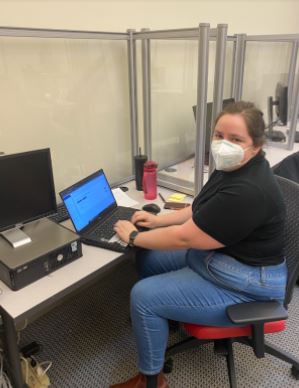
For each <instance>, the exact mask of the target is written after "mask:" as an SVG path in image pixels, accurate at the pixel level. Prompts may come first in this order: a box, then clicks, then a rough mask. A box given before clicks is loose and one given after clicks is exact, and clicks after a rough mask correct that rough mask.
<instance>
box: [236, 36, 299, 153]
mask: <svg viewBox="0 0 299 388" xmlns="http://www.w3.org/2000/svg"><path fill="white" fill-rule="evenodd" d="M236 38H237V46H238V55H237V57H236V59H237V61H236V62H235V67H236V72H237V73H238V75H237V79H236V84H235V85H234V93H233V95H235V97H236V99H242V98H244V85H245V84H246V85H250V81H249V80H247V79H246V77H245V78H244V66H245V64H246V63H247V62H248V57H249V55H250V53H248V51H249V50H250V46H249V45H250V44H259V45H261V44H265V45H268V46H269V45H276V50H277V55H276V56H273V55H272V57H271V56H269V55H264V62H265V63H266V65H267V64H269V66H268V68H269V69H271V73H272V74H271V76H272V90H269V92H268V93H269V95H271V94H272V95H274V93H275V83H277V82H278V81H283V82H284V84H286V85H287V87H288V125H287V127H288V131H287V133H288V135H287V137H286V139H287V140H286V142H285V143H283V142H273V141H268V145H270V146H273V147H278V148H284V149H287V150H292V149H293V147H294V141H295V134H296V128H298V109H299V107H298V103H299V79H298V77H297V82H296V67H297V63H298V44H299V34H282V35H252V36H249V35H246V34H239V35H236ZM286 46H288V47H286ZM263 49H264V52H265V54H266V53H267V47H266V46H264V47H263ZM261 53H262V51H260V54H261ZM255 54H256V52H255ZM252 57H253V58H254V61H256V60H257V58H258V56H257V55H253V56H252ZM278 65H280V66H281V68H280V73H277V74H273V67H274V68H275V69H276V71H277V69H278ZM282 65H283V66H284V67H282ZM254 70H256V72H255V73H254V72H253V71H254ZM257 70H258V69H254V66H253V65H252V66H251V68H250V71H251V73H252V74H253V76H254V77H255V76H256V75H257V74H258V71H257ZM274 76H276V77H274ZM258 92H261V91H257V93H258ZM263 92H264V91H263V90H262V93H260V94H263ZM245 99H246V93H245ZM264 100H266V98H264ZM265 121H266V122H267V124H269V125H271V123H268V117H265ZM278 129H279V128H278ZM298 130H299V128H298Z"/></svg>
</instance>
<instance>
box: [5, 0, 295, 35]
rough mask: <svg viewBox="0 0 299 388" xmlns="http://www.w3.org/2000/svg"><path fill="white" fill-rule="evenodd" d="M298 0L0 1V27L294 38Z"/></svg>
mask: <svg viewBox="0 0 299 388" xmlns="http://www.w3.org/2000/svg"><path fill="white" fill-rule="evenodd" d="M298 14H299V2H298V1H297V0H293V1H292V0H176V1H171V0H128V1H127V0H106V1H105V0H85V1H84V0H83V1H82V0H81V1H80V0H77V1H76V0H64V1H63V0H50V1H47V0H36V1H26V0H23V1H16V0H8V1H3V0H1V1H0V25H6V26H9V25H11V26H12V25H13V26H23V27H48V28H74V29H91V30H92V29H95V30H104V31H106V30H108V31H124V30H126V29H127V28H136V29H140V28H143V27H149V28H151V29H165V28H183V27H191V26H192V27H193V26H197V25H198V23H199V22H209V23H210V24H211V25H212V26H215V25H216V24H217V23H228V25H229V32H230V33H231V34H234V33H241V32H246V33H249V34H265V33H271V34H274V33H279V34H282V33H284V34H285V33H297V32H298Z"/></svg>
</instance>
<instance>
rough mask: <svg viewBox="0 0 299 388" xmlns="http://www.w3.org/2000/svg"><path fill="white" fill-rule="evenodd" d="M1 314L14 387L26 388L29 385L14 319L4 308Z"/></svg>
mask: <svg viewBox="0 0 299 388" xmlns="http://www.w3.org/2000/svg"><path fill="white" fill-rule="evenodd" d="M1 316H2V321H3V328H4V345H5V353H6V357H7V361H8V374H9V377H10V379H11V381H12V384H13V387H15V388H25V387H27V385H26V384H25V383H24V380H23V376H22V370H21V361H20V353H19V347H18V337H17V332H16V327H15V324H14V320H13V319H12V318H11V316H10V315H8V314H7V313H6V311H4V310H3V309H1Z"/></svg>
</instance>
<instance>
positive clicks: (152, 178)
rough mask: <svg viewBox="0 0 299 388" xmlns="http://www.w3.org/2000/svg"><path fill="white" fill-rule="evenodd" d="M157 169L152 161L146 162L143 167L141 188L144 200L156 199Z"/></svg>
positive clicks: (156, 165)
mask: <svg viewBox="0 0 299 388" xmlns="http://www.w3.org/2000/svg"><path fill="white" fill-rule="evenodd" d="M157 167H158V164H157V163H156V162H154V161H153V160H148V161H147V162H145V163H144V166H143V179H142V188H143V192H144V198H145V199H155V198H157Z"/></svg>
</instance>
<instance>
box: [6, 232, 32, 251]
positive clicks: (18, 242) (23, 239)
mask: <svg viewBox="0 0 299 388" xmlns="http://www.w3.org/2000/svg"><path fill="white" fill-rule="evenodd" d="M0 234H1V235H2V236H3V237H4V238H5V239H6V240H7V241H8V242H9V243H10V245H12V246H13V247H14V248H18V247H21V246H22V245H26V244H29V243H30V242H31V238H30V237H29V236H28V235H27V234H26V233H24V232H23V231H22V230H21V229H20V228H13V229H8V230H5V231H4V232H1V233H0Z"/></svg>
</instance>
